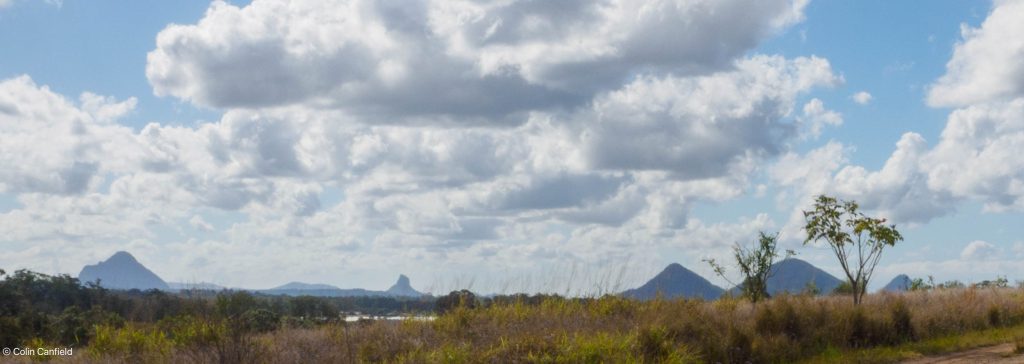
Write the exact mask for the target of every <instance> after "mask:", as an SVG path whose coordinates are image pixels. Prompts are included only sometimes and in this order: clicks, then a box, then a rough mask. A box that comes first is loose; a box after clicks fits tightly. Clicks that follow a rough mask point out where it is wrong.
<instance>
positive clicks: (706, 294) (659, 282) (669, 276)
mask: <svg viewBox="0 0 1024 364" xmlns="http://www.w3.org/2000/svg"><path fill="white" fill-rule="evenodd" d="M723 292H724V290H723V289H722V288H720V287H718V286H715V285H714V284H711V282H708V280H707V279H704V277H701V276H700V275H698V274H697V273H694V272H693V271H691V270H689V269H686V268H684V267H683V266H681V265H679V264H678V263H672V264H669V266H668V267H665V270H662V271H661V273H658V275H656V276H654V278H651V280H649V281H647V283H644V285H642V286H640V287H637V288H634V289H630V290H627V291H625V292H622V295H623V296H624V297H630V298H636V299H641V300H650V299H654V298H655V297H658V295H659V294H661V296H662V297H664V298H679V297H685V298H698V297H699V298H703V299H705V300H713V299H716V298H718V297H719V296H721V295H722V293H723Z"/></svg>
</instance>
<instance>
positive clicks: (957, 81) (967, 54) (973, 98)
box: [928, 0, 1024, 106]
mask: <svg viewBox="0 0 1024 364" xmlns="http://www.w3.org/2000/svg"><path fill="white" fill-rule="evenodd" d="M1021 18H1024V2H1022V1H1019V0H996V1H995V4H994V7H993V9H992V12H991V13H989V15H988V17H987V18H985V21H984V22H983V23H982V24H981V27H980V28H971V27H969V26H967V25H963V26H961V31H960V33H961V35H962V36H963V41H962V42H960V43H958V44H957V45H956V48H955V49H954V50H953V58H952V59H950V60H949V63H948V64H947V65H946V74H945V75H943V76H942V77H941V78H939V80H938V81H937V82H936V83H935V84H934V85H932V86H931V88H930V90H929V92H928V103H929V104H931V105H934V106H966V105H971V104H975V103H982V102H991V101H996V100H1000V99H1012V98H1016V97H1020V96H1022V95H1024V63H1022V62H1021V61H1020V60H1021V59H1024V38H1022V37H1020V34H1024V22H1022V21H1021Z"/></svg>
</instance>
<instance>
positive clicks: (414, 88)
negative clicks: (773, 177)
mask: <svg viewBox="0 0 1024 364" xmlns="http://www.w3.org/2000/svg"><path fill="white" fill-rule="evenodd" d="M803 6H804V2H803V1H792V2H791V1H763V2H758V3H757V4H755V5H751V4H749V3H746V2H740V1H668V0H665V1H651V2H645V3H642V4H641V3H635V2H628V1H611V0H609V1H599V2H590V1H566V2H558V3H546V2H534V1H521V2H515V1H511V2H479V1H422V2H414V3H408V2H389V1H337V2H328V3H321V2H301V1H299V2H282V1H270V0H257V1H254V2H253V3H252V4H250V5H248V6H245V7H241V8H240V7H235V6H232V5H228V4H226V3H223V2H215V3H214V4H213V5H211V7H210V8H209V10H208V11H207V13H206V14H205V16H204V17H203V19H202V20H200V21H199V22H198V23H197V24H194V25H172V26H169V27H167V28H166V29H164V30H163V31H162V32H161V33H160V35H159V36H158V39H157V47H156V49H155V50H153V51H152V52H151V53H150V54H149V57H148V64H147V70H146V72H147V77H148V78H149V80H150V82H151V84H152V85H153V88H154V91H155V93H156V94H158V95H165V96H172V97H176V98H180V99H183V100H188V101H190V102H192V103H194V104H196V105H200V106H207V107H215V108H223V109H225V110H224V114H223V116H222V117H221V118H220V119H219V120H217V121H215V122H209V123H201V124H199V125H195V126H176V125H161V124H156V123H153V124H149V125H145V126H143V127H141V128H139V129H137V130H133V129H131V128H126V127H124V126H121V125H119V124H118V123H117V120H118V117H120V116H122V115H124V114H125V113H127V112H130V111H131V110H132V107H133V106H134V100H133V99H131V100H128V101H124V102H117V101H116V100H112V99H110V98H106V97H102V96H98V95H93V94H89V93H86V94H83V95H82V96H81V97H80V100H79V101H78V102H77V103H75V102H71V101H68V99H67V98H65V97H63V96H61V95H56V94H54V93H52V92H50V91H49V90H47V89H46V88H45V87H44V86H38V85H35V84H34V83H32V81H31V80H30V79H29V78H28V77H21V78H17V79H13V80H8V81H5V82H3V83H0V118H4V117H7V115H9V120H10V121H11V122H9V123H5V124H3V125H0V127H4V128H9V129H10V130H14V131H16V132H17V133H20V134H18V137H17V138H12V139H11V140H12V142H11V143H6V142H5V143H4V144H2V145H3V146H2V147H0V151H2V152H3V154H2V155H0V158H8V159H6V160H5V161H11V162H12V163H13V162H14V157H11V156H14V155H19V154H24V155H28V156H29V157H31V158H28V159H25V160H21V161H18V162H19V163H22V162H25V163H24V164H17V166H19V167H18V168H12V169H10V170H8V171H3V172H0V184H2V187H3V189H4V191H5V192H8V193H11V194H18V198H17V202H18V205H17V206H14V207H12V208H11V209H10V210H9V211H6V212H3V213H0V226H5V227H9V228H10V229H9V230H8V231H11V232H12V234H9V237H7V238H0V241H2V239H17V240H19V241H46V242H50V243H53V245H54V246H63V245H66V244H68V243H67V242H69V241H82V240H83V239H96V238H102V239H103V241H104V242H103V243H102V244H100V243H97V245H96V246H94V249H93V250H102V249H101V248H99V246H100V245H102V246H110V247H111V249H110V250H118V249H116V248H115V247H118V246H124V245H125V244H133V245H132V246H137V247H145V248H146V251H150V252H161V253H162V254H179V255H180V256H181V257H182V258H181V259H182V261H183V262H187V264H188V265H189V267H190V269H207V270H206V271H205V273H204V274H236V273H237V272H242V271H254V270H261V269H260V268H268V269H270V270H278V269H280V270H288V271H289V272H290V273H292V274H294V278H295V279H302V278H303V274H309V275H316V274H317V272H322V271H324V270H331V271H337V269H339V268H337V267H335V265H338V264H340V265H344V267H345V268H344V269H348V270H349V272H353V271H358V270H361V269H362V270H373V269H380V266H381V264H380V263H381V262H382V261H383V260H384V259H387V260H388V261H390V262H396V263H395V264H400V263H405V264H408V265H415V266H421V267H422V266H424V265H423V264H413V263H414V262H424V261H430V262H435V263H436V262H445V263H446V264H450V267H451V268H453V269H458V268H460V267H475V268H473V269H483V268H480V267H481V266H487V264H489V262H490V263H493V262H496V261H500V262H502V263H503V264H507V265H509V266H517V267H530V266H538V265H543V264H545V263H546V262H551V261H556V260H557V261H574V262H585V263H591V264H605V263H608V262H610V261H613V260H615V259H625V258H628V257H629V256H631V255H633V254H640V255H644V256H648V257H658V256H659V255H658V253H657V252H658V251H660V250H662V249H666V247H669V246H674V247H677V246H680V244H681V246H683V247H685V248H687V249H690V250H691V251H692V252H693V253H694V254H696V255H700V254H705V253H707V252H708V251H709V250H711V249H712V248H714V247H717V246H719V245H721V244H731V243H732V242H733V241H735V240H737V239H739V238H738V237H739V236H740V235H752V234H753V231H754V230H756V229H759V228H764V227H768V226H771V225H772V224H773V222H772V221H771V220H770V219H768V218H767V216H766V215H758V216H756V217H747V218H742V219H740V220H739V221H738V222H731V223H730V222H715V223H704V222H702V221H701V220H699V219H697V218H694V217H691V216H690V213H691V210H692V209H693V207H694V206H696V205H697V204H698V203H701V202H719V201H726V200H729V199H733V198H736V197H737V196H740V195H742V194H743V193H744V192H745V191H747V190H748V189H749V186H750V181H751V178H752V176H753V175H754V174H755V173H756V172H757V171H758V170H759V168H760V167H759V166H760V165H761V164H762V163H763V162H764V161H767V160H771V159H772V158H774V157H776V156H778V155H780V154H783V153H785V152H786V151H787V149H788V146H789V145H790V144H791V143H792V142H793V141H794V140H798V139H799V138H800V137H801V136H803V135H807V134H808V133H810V134H816V133H818V132H820V128H821V127H823V126H824V125H837V124H838V123H839V119H838V118H839V116H838V114H836V113H834V112H830V111H828V110H827V109H825V108H824V105H823V104H822V103H821V102H820V101H811V102H810V103H808V104H807V105H808V106H805V107H804V110H803V113H802V114H800V113H799V112H796V113H795V112H794V111H793V110H794V109H797V107H796V105H797V102H798V101H799V100H800V99H801V98H802V97H803V96H805V95H806V94H807V93H809V92H810V91H812V90H814V89H815V88H818V87H829V86H833V85H837V84H839V83H841V82H842V81H843V80H842V78H841V77H840V76H837V75H836V74H835V73H834V72H833V70H832V68H831V66H830V64H829V62H828V61H827V60H825V59H822V58H817V57H798V58H793V59H787V58H784V57H781V56H765V55H750V56H745V55H744V53H745V52H747V51H748V50H749V49H751V48H752V47H754V46H756V44H757V42H758V41H759V40H761V39H763V38H765V37H767V36H768V35H770V34H771V33H773V32H776V31H778V30H779V29H782V28H783V27H785V26H787V25H789V24H791V23H793V22H795V21H798V20H800V19H801V17H802V9H803ZM735 19H743V20H742V21H738V20H735ZM30 96H31V97H32V98H33V99H31V100H28V99H24V100H22V99H15V98H17V97H22V98H24V97H30ZM795 114H799V115H795ZM24 120H29V121H31V122H32V123H34V124H31V125H29V124H25V122H24ZM5 121H6V120H5ZM26 125H27V126H26ZM494 125H505V126H506V127H503V128H494V127H493V126H494ZM18 128H21V129H18ZM5 131H6V130H5ZM6 134H7V133H5V135H6ZM12 135H13V134H12ZM55 136H56V137H59V138H64V139H66V140H67V141H66V142H65V143H61V144H60V145H59V148H51V149H47V148H38V146H39V145H40V144H39V143H34V144H30V143H25V142H24V141H29V140H35V141H42V140H48V139H47V138H52V137H55ZM19 143H20V144H19ZM61 148H63V149H61ZM30 164H35V165H36V166H38V167H40V168H35V169H31V168H29V167H28V166H29V165H30ZM83 166H84V167H83ZM126 242H127V243H126ZM19 244H22V243H19ZM19 247H20V248H19V249H16V250H19V251H26V249H29V248H28V245H24V244H23V245H19ZM79 252H80V253H81V252H84V251H83V250H81V249H79ZM255 252H260V254H261V255H262V254H267V256H270V255H273V256H275V257H280V258H279V259H275V261H274V262H271V263H269V264H268V265H265V266H261V265H260V264H259V263H256V261H257V260H255V259H256V258H254V254H256V253H255ZM312 252H315V253H312ZM33 254H35V253H33ZM95 254H98V253H92V254H91V255H85V256H79V257H78V258H74V259H79V261H76V262H74V263H78V264H81V263H85V262H87V261H83V259H86V258H84V257H86V256H87V257H89V258H99V257H97V256H95ZM154 254H156V253H154ZM211 254H214V255H219V256H230V258H225V259H227V260H229V261H230V263H231V264H232V266H234V267H235V268H232V269H223V268H202V267H209V264H207V263H205V262H208V260H206V259H208V258H204V256H206V257H208V256H210V255H211ZM310 254H315V255H316V256H317V258H318V259H316V261H315V262H308V261H305V262H303V261H301V258H299V257H298V256H305V257H309V255H310ZM68 259H72V258H68ZM647 259H648V260H650V259H656V258H647ZM5 263H10V262H9V261H5V260H3V259H2V258H0V264H5ZM264 263H266V262H264ZM644 263H645V264H646V263H650V262H648V261H645V262H644ZM157 264H166V265H167V267H173V264H171V263H157ZM222 267H223V266H222ZM158 268H159V266H158ZM173 269H181V268H180V267H178V268H173ZM422 269H423V270H427V269H428V268H427V267H424V268H422ZM263 270H267V269H263ZM236 271H237V272H236ZM233 272H234V273H233ZM420 273H423V271H421V272H420ZM279 275H280V274H275V273H258V274H257V275H254V276H251V279H253V280H252V281H244V282H239V283H241V284H248V283H251V282H254V281H264V280H266V279H276V278H279ZM204 279H206V278H204ZM225 283H231V282H225Z"/></svg>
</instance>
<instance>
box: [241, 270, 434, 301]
mask: <svg viewBox="0 0 1024 364" xmlns="http://www.w3.org/2000/svg"><path fill="white" fill-rule="evenodd" d="M257 292H260V293H265V294H272V295H286V296H320V297H356V296H387V297H420V296H423V293H420V292H418V291H416V290H415V289H413V288H412V286H411V285H410V283H409V277H406V276H405V275H404V274H402V275H399V276H398V281H397V282H395V284H394V285H392V286H391V288H389V289H388V290H387V291H373V290H368V289H362V288H349V289H342V288H338V287H335V286H332V285H329V284H311V283H302V282H291V283H288V284H285V285H281V286H278V287H274V288H271V289H264V290H260V291H257Z"/></svg>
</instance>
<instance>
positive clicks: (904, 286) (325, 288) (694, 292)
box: [78, 251, 910, 300]
mask: <svg viewBox="0 0 1024 364" xmlns="http://www.w3.org/2000/svg"><path fill="white" fill-rule="evenodd" d="M78 279H79V280H80V281H81V282H83V283H88V282H96V281H97V280H98V281H99V284H100V285H101V286H102V287H105V288H108V289H121V290H129V289H138V290H148V289H157V290H162V291H172V292H173V291H182V290H193V289H198V290H214V291H219V290H225V289H232V288H227V287H224V286H221V285H217V284H213V283H208V282H199V283H182V282H170V283H168V282H165V281H164V280H163V279H161V278H160V277H159V276H157V275H156V274H155V273H153V272H152V271H150V270H149V269H148V268H146V267H145V266H143V265H142V263H139V261H138V260H136V259H135V257H133V256H132V255H131V254H129V253H127V252H123V251H121V252H117V253H115V254H114V255H113V256H111V257H110V258H108V259H107V260H105V261H102V262H99V263H97V264H93V265H87V266H85V267H83V268H82V272H81V273H80V274H79V275H78ZM841 282H842V280H840V279H838V278H836V277H835V276H832V275H831V274H829V273H828V272H825V271H823V270H821V269H819V268H818V267H815V266H814V265H812V264H810V263H808V262H805V261H803V260H800V259H795V258H789V259H784V260H781V261H779V262H776V263H775V264H774V265H773V266H772V273H771V276H770V277H769V279H768V284H767V286H768V287H767V288H768V294H769V295H773V296H774V295H777V294H780V293H790V294H797V293H801V292H807V291H809V290H810V289H812V288H813V289H814V290H815V291H816V292H817V293H818V294H828V293H830V292H832V291H833V290H834V289H835V288H836V287H838V286H839V284H840V283H841ZM909 287H910V278H909V277H907V276H906V275H904V274H901V275H899V276H896V277H895V278H893V280H892V281H891V282H889V284H887V285H885V287H884V288H882V291H887V292H900V291H906V290H908V289H909ZM234 290H245V291H250V292H255V293H262V294H268V295H286V296H320V297H359V296H368V297H423V296H426V294H424V293H422V292H419V291H417V290H416V289H414V288H413V287H412V285H411V283H410V280H409V277H406V276H405V275H404V274H402V275H399V277H398V281H396V282H395V284H394V285H392V286H391V287H390V288H388V289H387V290H384V291H375V290H368V289H363V288H349V289H343V288H338V287H336V286H332V285H328V284H312V283H303V282H290V283H287V284H284V285H281V286H278V287H274V288H270V289H263V290H252V289H234ZM740 290H741V287H740V286H737V287H732V288H730V289H729V290H726V289H723V288H721V287H718V286H716V285H715V284H713V283H711V282H710V281H708V280H707V279H705V278H704V277H701V276H700V275H699V274H697V273H695V272H693V271H691V270H689V269H687V268H686V267H683V266H682V265H679V264H678V263H672V264H669V265H668V266H667V267H665V269H664V270H662V271H661V273H658V274H657V275H655V276H654V277H653V278H651V279H650V280H649V281H647V282H646V283H644V284H643V285H641V286H640V287H637V288H633V289H629V290H626V291H623V292H622V293H621V294H622V295H623V296H625V297H630V298H635V299H641V300H649V299H654V298H656V297H658V296H661V297H662V298H668V299H672V298H701V299H704V300H713V299H717V298H719V297H721V296H722V295H724V294H726V293H730V294H734V295H736V294H739V292H740Z"/></svg>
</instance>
